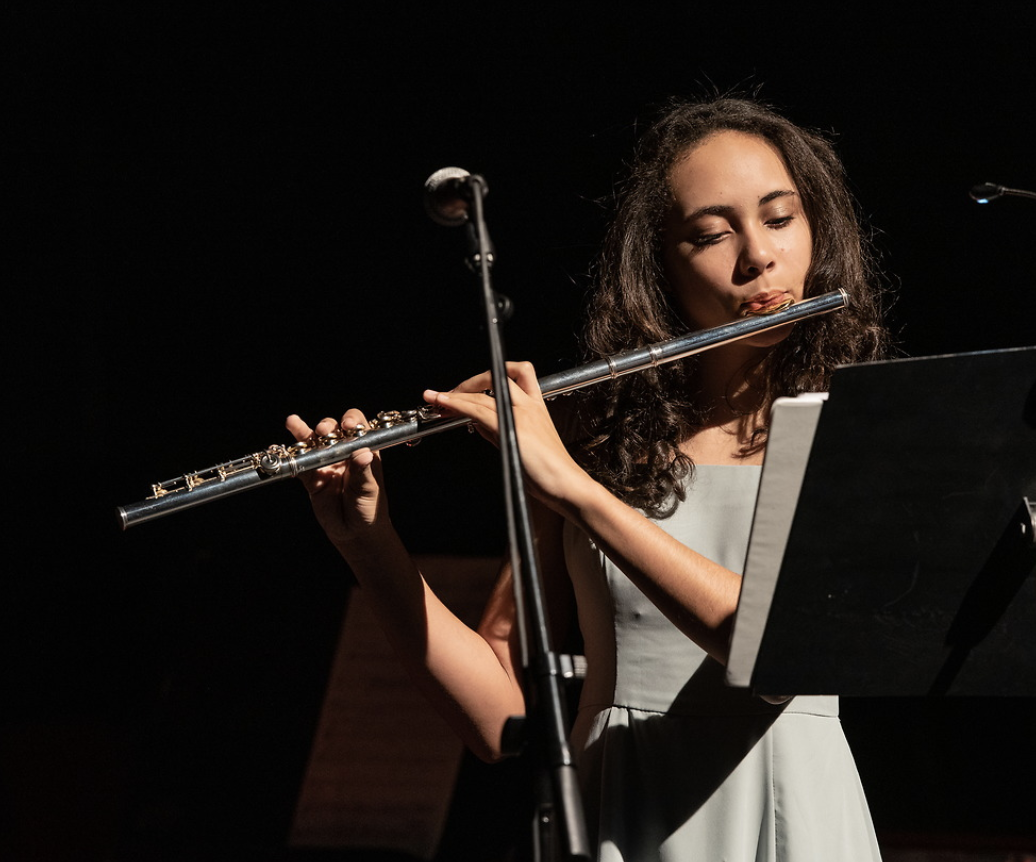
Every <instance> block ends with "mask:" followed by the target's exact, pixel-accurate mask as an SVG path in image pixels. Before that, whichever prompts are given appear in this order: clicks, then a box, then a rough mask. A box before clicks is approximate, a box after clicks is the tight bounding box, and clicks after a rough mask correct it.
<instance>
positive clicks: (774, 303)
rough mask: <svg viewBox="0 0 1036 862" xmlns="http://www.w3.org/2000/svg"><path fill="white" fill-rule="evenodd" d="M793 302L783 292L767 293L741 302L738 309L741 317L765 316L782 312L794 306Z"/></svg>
mask: <svg viewBox="0 0 1036 862" xmlns="http://www.w3.org/2000/svg"><path fill="white" fill-rule="evenodd" d="M794 303H795V300H794V299H793V298H792V297H790V296H788V294H787V293H785V292H784V291H783V290H774V291H768V292H767V293H760V294H757V295H755V296H753V297H752V298H751V299H749V300H748V301H746V302H742V303H741V306H740V308H739V309H738V314H739V315H740V316H741V317H755V316H766V315H768V314H776V313H777V312H778V311H784V309H786V308H789V307H790V306H792V305H794Z"/></svg>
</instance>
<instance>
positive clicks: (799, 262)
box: [662, 131, 813, 347]
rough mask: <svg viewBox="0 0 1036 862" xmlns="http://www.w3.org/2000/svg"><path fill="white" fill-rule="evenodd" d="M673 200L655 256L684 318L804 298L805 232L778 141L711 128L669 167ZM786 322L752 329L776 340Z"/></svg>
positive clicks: (720, 315)
mask: <svg viewBox="0 0 1036 862" xmlns="http://www.w3.org/2000/svg"><path fill="white" fill-rule="evenodd" d="M669 183H670V186H671V189H672V193H673V198H674V204H673V207H672V208H671V210H670V211H669V214H668V215H667V217H666V220H665V222H664V226H663V239H662V257H663V265H664V267H665V272H666V277H667V279H668V281H669V285H670V287H671V288H672V290H673V294H674V297H675V300H676V305H677V307H678V308H679V310H680V312H681V313H682V315H683V317H684V320H685V321H686V322H687V324H688V325H689V326H691V327H693V328H695V329H707V328H711V327H714V326H720V325H722V324H724V323H730V322H732V321H735V320H738V319H739V318H743V317H748V316H750V315H753V314H757V313H759V312H760V311H761V310H762V311H765V310H767V309H773V308H774V307H777V306H779V305H781V304H782V303H786V302H788V300H791V301H793V302H798V301H800V300H801V299H802V296H803V291H804V287H805V281H806V272H807V270H808V269H809V264H810V257H811V254H812V247H813V243H812V236H811V233H810V228H809V224H808V223H807V222H806V216H805V211H804V210H803V206H802V201H801V199H800V198H799V195H798V191H797V189H796V188H795V184H794V183H793V182H792V180H791V176H790V175H789V174H788V169H787V168H786V167H785V165H784V160H783V159H782V158H781V156H780V154H779V153H778V151H777V149H776V148H775V147H774V146H773V145H771V144H770V143H769V142H768V141H766V140H764V139H763V138H758V137H756V136H754V135H748V134H745V133H743V132H733V131H726V132H717V133H716V134H714V135H711V136H710V137H708V138H706V139H705V140H704V141H703V142H702V143H700V144H698V145H697V146H695V147H694V148H693V149H692V150H690V151H689V152H688V153H687V154H686V155H685V156H684V157H683V158H681V159H680V160H678V161H677V162H676V163H675V164H674V166H673V169H672V171H671V172H670V175H669ZM789 331H790V326H787V327H780V328H779V329H776V330H771V331H770V332H768V333H763V334H762V335H759V336H755V337H753V338H752V339H749V343H750V344H753V345H755V346H760V347H761V346H769V345H772V344H776V343H777V342H778V341H780V340H782V339H783V338H784V337H785V336H786V335H787V334H788V332H789Z"/></svg>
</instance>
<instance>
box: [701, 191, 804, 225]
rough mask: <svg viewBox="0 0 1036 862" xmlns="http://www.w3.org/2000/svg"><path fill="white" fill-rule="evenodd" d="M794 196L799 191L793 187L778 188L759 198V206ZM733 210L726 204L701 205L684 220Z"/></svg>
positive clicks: (728, 212)
mask: <svg viewBox="0 0 1036 862" xmlns="http://www.w3.org/2000/svg"><path fill="white" fill-rule="evenodd" d="M792 196H794V197H798V192H796V191H793V190H792V189H776V190H775V191H772V192H770V193H769V194H766V195H763V196H762V197H761V198H759V206H761V207H762V206H766V204H768V203H770V202H771V201H775V200H777V199H778V198H786V197H792ZM733 211H734V207H732V206H727V205H724V204H713V205H711V206H705V207H699V208H698V209H696V210H695V211H694V212H692V213H688V215H687V217H686V218H685V219H684V221H694V220H695V219H696V218H700V217H701V216H710V215H714V216H726V215H730V213H732V212H733Z"/></svg>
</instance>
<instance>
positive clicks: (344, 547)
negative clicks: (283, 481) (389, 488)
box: [285, 408, 392, 554]
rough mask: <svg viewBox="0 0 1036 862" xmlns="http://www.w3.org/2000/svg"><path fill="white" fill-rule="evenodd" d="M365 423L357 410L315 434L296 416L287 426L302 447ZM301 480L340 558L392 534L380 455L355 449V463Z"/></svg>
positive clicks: (303, 475)
mask: <svg viewBox="0 0 1036 862" xmlns="http://www.w3.org/2000/svg"><path fill="white" fill-rule="evenodd" d="M366 424H367V419H366V417H365V416H364V415H363V413H361V412H360V411H359V410H357V409H355V408H353V409H350V410H347V411H346V412H345V414H344V415H343V416H342V419H341V421H336V420H334V419H332V418H330V417H329V418H326V419H322V420H320V422H318V423H317V426H316V428H312V429H311V428H310V427H309V426H308V425H307V424H306V423H305V422H304V421H303V420H302V419H301V418H300V417H299V416H298V415H296V414H292V415H291V416H289V417H288V419H287V421H286V423H285V427H286V428H287V429H288V431H289V432H291V434H292V436H294V438H295V439H296V440H297V441H298V442H300V443H302V442H305V441H307V440H312V439H313V438H314V437H315V436H316V437H327V436H329V435H331V434H334V433H336V432H338V431H339V430H341V431H343V432H345V433H346V434H349V433H352V432H354V431H355V429H356V428H357V427H359V426H364V425H366ZM299 478H300V479H301V480H302V484H303V485H304V486H305V488H306V491H307V492H308V493H309V499H310V502H311V503H312V505H313V512H314V514H315V515H316V517H317V520H318V521H319V523H320V526H321V527H323V528H324V531H325V532H326V533H327V536H328V538H329V539H330V540H331V542H332V543H333V544H334V545H335V547H336V548H338V550H339V551H340V552H341V553H342V554H346V553H347V551H348V549H349V548H350V547H352V546H354V545H356V544H357V543H363V542H365V541H375V542H376V541H378V539H379V536H380V537H384V535H385V532H386V531H387V530H391V528H392V525H391V522H390V520H389V516H388V503H387V501H386V499H385V494H384V490H383V486H382V482H383V479H382V470H381V456H380V454H379V453H377V452H373V451H371V450H370V449H366V448H364V449H357V450H356V451H355V452H354V453H353V455H352V457H351V458H348V459H346V460H343V461H339V462H338V463H335V464H330V465H329V466H326V467H321V468H319V469H317V470H310V471H308V472H305V473H301V474H300V475H299Z"/></svg>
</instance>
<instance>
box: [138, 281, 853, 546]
mask: <svg viewBox="0 0 1036 862" xmlns="http://www.w3.org/2000/svg"><path fill="white" fill-rule="evenodd" d="M848 303H849V297H848V295H847V294H846V292H845V291H844V290H836V291H833V292H832V293H825V294H824V295H823V296H817V297H814V298H813V299H807V300H804V301H803V302H798V303H795V304H790V303H788V304H782V305H780V306H778V307H777V308H775V309H774V310H773V311H771V312H768V313H767V312H758V313H755V314H751V315H748V316H746V317H744V318H742V319H740V320H736V321H734V322H733V323H727V324H724V325H723V326H716V327H714V328H712V329H704V330H701V331H700V332H691V333H688V334H687V335H681V336H679V337H677V338H673V339H671V340H669V341H662V342H659V343H658V344H651V345H648V346H647V347H638V348H635V349H633V350H628V351H626V352H624V353H618V354H616V355H615V356H608V357H605V358H604V359H598V360H596V361H594V362H588V363H587V364H585V365H580V366H579V367H578V368H570V369H569V370H568V371H560V372H558V373H557V374H548V375H547V376H546V377H541V378H540V379H539V386H540V391H541V392H542V393H543V397H544V398H553V397H555V396H557V395H563V394H564V393H566V392H572V391H573V390H576V389H582V388H584V387H586V386H592V385H593V384H595V383H600V382H601V381H604V380H610V379H614V378H616V377H621V376H623V375H624V374H632V373H633V372H635V371H643V370H644V369H647V368H652V367H654V366H657V365H662V364H664V363H666V362H674V361H676V360H677V359H684V358H685V357H688V356H693V355H694V354H696V353H701V352H702V351H705V350H708V349H710V348H712V347H719V346H721V345H724V344H729V343H731V342H734V341H739V340H741V339H742V338H748V337H749V336H752V335H758V334H759V333H762V332H766V331H767V330H770V329H776V328H777V327H779V326H786V325H788V324H789V323H794V322H796V321H798V320H803V319H805V318H807V317H814V316H816V315H818V314H827V313H828V312H831V311H837V310H838V309H840V308H844V307H845V306H846V305H848ZM470 424H471V422H470V420H469V419H466V418H458V417H454V418H444V417H443V416H442V415H441V414H440V413H439V411H438V410H437V409H436V408H434V407H432V406H424V407H419V408H417V409H416V410H391V411H387V412H384V413H379V414H378V415H377V417H376V418H374V419H371V420H369V421H368V423H367V424H366V425H360V426H358V427H356V428H353V429H350V430H348V431H342V430H339V431H336V432H334V433H332V434H328V435H325V436H317V435H314V436H313V437H311V438H310V439H308V440H303V441H302V442H299V443H293V444H291V445H287V446H286V445H281V444H277V445H274V446H270V447H269V448H268V449H265V450H264V451H262V452H254V453H252V454H251V455H245V456H244V457H243V458H237V459H235V460H233V461H225V462H223V463H222V464H216V465H215V466H214V467H209V468H208V469H207V470H199V471H198V472H196V473H185V474H184V475H183V476H178V477H176V478H175V479H169V480H167V481H165V482H159V483H158V484H157V485H152V486H151V496H150V497H148V498H147V499H145V500H141V501H140V502H139V503H130V504H129V505H126V506H120V507H119V509H118V516H119V523H120V524H121V526H122V529H124V530H125V529H127V528H129V527H132V526H134V525H135V524H141V523H144V522H145V521H153V520H154V519H155V518H161V517H163V516H165V515H171V514H173V513H174V512H179V511H180V510H181V509H190V508H192V507H194V506H200V505H202V504H203V503H208V502H210V501H212V500H218V499H221V498H223V497H229V496H231V495H232V494H240V493H241V492H242V491H250V490H251V489H252V488H258V487H260V486H263V485H269V484H271V483H272V482H276V481H278V480H280V479H287V478H290V477H292V476H298V475H299V474H300V473H305V472H307V471H309V470H316V469H318V468H320V467H327V466H328V465H330V464H337V463H338V462H340V461H344V460H346V459H347V458H348V457H349V456H350V455H351V454H352V453H353V452H354V451H356V450H357V449H374V450H378V449H387V448H388V447H390V446H398V445H399V444H400V443H408V444H413V443H416V442H418V441H419V440H421V439H423V438H424V437H427V436H429V435H431V434H438V433H439V432H441V431H447V430H449V429H451V428H460V427H463V426H465V425H470Z"/></svg>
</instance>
